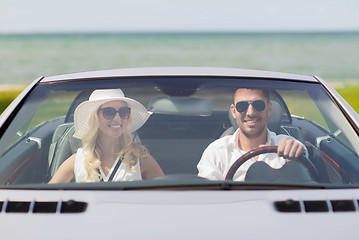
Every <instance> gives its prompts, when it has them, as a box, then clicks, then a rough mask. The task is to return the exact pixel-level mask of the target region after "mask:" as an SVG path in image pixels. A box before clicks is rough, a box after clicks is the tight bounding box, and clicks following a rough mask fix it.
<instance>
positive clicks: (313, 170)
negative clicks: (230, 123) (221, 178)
mask: <svg viewBox="0 0 359 240" xmlns="http://www.w3.org/2000/svg"><path fill="white" fill-rule="evenodd" d="M277 149H278V147H277V146H264V147H259V148H256V149H253V150H251V151H249V152H247V153H245V154H243V155H242V156H241V157H240V158H238V159H237V160H236V161H235V162H234V163H233V165H232V166H231V167H230V169H229V171H228V173H227V175H226V178H225V180H233V176H234V174H235V172H236V171H237V170H238V168H239V167H240V166H242V164H243V163H245V162H246V161H248V160H249V159H251V158H252V157H255V156H257V155H259V154H264V153H277ZM298 161H299V162H300V163H302V164H303V165H304V166H305V167H306V168H307V169H308V171H309V174H310V175H311V177H312V178H313V179H318V171H317V169H316V168H315V166H314V165H313V163H312V162H311V161H309V160H308V159H307V158H306V157H304V156H301V157H299V158H298Z"/></svg>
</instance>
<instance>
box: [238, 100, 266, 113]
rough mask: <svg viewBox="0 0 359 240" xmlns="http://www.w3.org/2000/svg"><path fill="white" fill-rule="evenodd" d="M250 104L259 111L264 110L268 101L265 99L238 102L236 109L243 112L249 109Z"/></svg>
mask: <svg viewBox="0 0 359 240" xmlns="http://www.w3.org/2000/svg"><path fill="white" fill-rule="evenodd" d="M250 104H251V105H252V107H253V108H254V109H255V110H256V111H258V112H261V111H263V110H264V108H265V107H266V103H265V102H264V101H263V100H255V101H253V102H247V101H241V102H237V104H236V109H237V111H238V112H240V113H242V112H244V111H247V109H248V107H249V105H250Z"/></svg>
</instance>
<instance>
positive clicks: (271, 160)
mask: <svg viewBox="0 0 359 240" xmlns="http://www.w3.org/2000/svg"><path fill="white" fill-rule="evenodd" d="M233 99H234V104H232V105H231V113H232V115H233V117H234V118H235V119H236V122H237V124H238V130H237V131H236V132H235V133H234V134H233V135H230V136H225V137H222V138H220V139H218V140H216V141H214V142H213V143H211V144H210V145H209V146H208V147H207V149H206V150H205V151H204V152H203V155H202V158H201V160H200V162H199V163H198V165H197V168H198V171H199V173H198V175H199V176H201V177H205V178H208V179H211V180H224V179H225V176H226V174H227V172H228V170H229V168H230V167H231V166H232V164H233V163H234V162H235V161H236V160H237V159H238V158H239V157H240V156H242V155H243V154H245V153H246V152H248V151H250V150H253V149H255V148H258V147H260V146H265V145H267V146H278V151H277V154H276V153H269V154H262V155H258V156H256V157H254V158H252V159H250V160H248V161H246V162H245V163H244V164H243V165H242V166H241V167H240V168H239V169H238V171H237V172H236V173H235V175H234V177H233V180H235V181H244V179H245V175H246V172H247V170H248V168H249V167H250V166H251V165H252V164H253V163H255V162H256V161H263V162H265V163H267V164H268V165H269V166H271V167H272V168H276V169H278V168H281V167H282V166H283V165H284V164H285V163H286V159H289V160H293V159H297V158H298V157H300V156H301V155H302V154H304V153H306V149H305V146H304V145H303V144H302V143H300V142H299V141H297V140H295V139H294V138H291V137H289V136H286V135H276V134H275V133H274V132H271V131H269V130H268V129H267V119H268V117H269V115H270V114H271V110H272V104H271V102H270V100H269V93H268V91H265V90H262V89H245V88H240V89H237V90H236V91H235V93H234V97H233Z"/></svg>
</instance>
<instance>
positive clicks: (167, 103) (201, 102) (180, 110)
mask: <svg viewBox="0 0 359 240" xmlns="http://www.w3.org/2000/svg"><path fill="white" fill-rule="evenodd" d="M148 110H149V111H151V112H153V113H160V114H174V115H189V116H208V115H211V113H212V107H211V103H210V101H209V100H207V99H202V98H193V97H170V96H158V97H154V98H152V99H151V100H150V102H149V104H148Z"/></svg>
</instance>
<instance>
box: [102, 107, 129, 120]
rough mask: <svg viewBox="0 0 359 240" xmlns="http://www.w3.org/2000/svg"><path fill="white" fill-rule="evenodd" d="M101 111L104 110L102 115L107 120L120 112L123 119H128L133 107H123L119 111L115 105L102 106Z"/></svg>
mask: <svg viewBox="0 0 359 240" xmlns="http://www.w3.org/2000/svg"><path fill="white" fill-rule="evenodd" d="M99 111H102V116H103V117H104V118H105V119H107V120H111V119H113V118H114V117H115V116H116V113H118V115H119V116H120V118H122V119H128V118H129V117H130V115H131V108H129V107H122V108H120V109H119V110H118V111H117V110H116V109H114V108H113V107H106V108H100V109H99Z"/></svg>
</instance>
